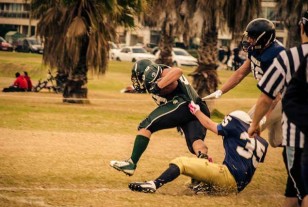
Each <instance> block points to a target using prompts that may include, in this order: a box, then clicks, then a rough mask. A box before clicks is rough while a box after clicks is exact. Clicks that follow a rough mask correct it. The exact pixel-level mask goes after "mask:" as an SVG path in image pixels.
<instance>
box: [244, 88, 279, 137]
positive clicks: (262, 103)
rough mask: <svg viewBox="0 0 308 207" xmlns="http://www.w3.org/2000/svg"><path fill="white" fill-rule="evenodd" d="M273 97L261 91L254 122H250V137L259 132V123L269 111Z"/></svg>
mask: <svg viewBox="0 0 308 207" xmlns="http://www.w3.org/2000/svg"><path fill="white" fill-rule="evenodd" d="M273 101H274V100H273V99H272V98H270V97H269V96H267V95H266V94H265V93H261V95H260V97H259V99H258V101H257V103H256V110H255V113H254V116H253V119H252V123H251V124H250V127H249V129H248V134H249V136H250V137H252V136H253V135H254V134H255V133H257V134H259V133H260V129H259V123H260V121H261V119H262V118H263V116H265V115H266V113H267V112H268V111H269V109H270V107H271V105H272V103H273Z"/></svg>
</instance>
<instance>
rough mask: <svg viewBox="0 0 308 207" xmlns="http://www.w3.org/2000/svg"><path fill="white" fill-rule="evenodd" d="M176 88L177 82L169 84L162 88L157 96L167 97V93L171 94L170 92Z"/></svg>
mask: <svg viewBox="0 0 308 207" xmlns="http://www.w3.org/2000/svg"><path fill="white" fill-rule="evenodd" d="M177 86H178V82H177V81H174V82H172V83H170V84H169V85H167V86H166V87H164V88H162V89H161V91H160V93H159V94H160V95H167V94H169V93H172V91H174V89H176V87H177Z"/></svg>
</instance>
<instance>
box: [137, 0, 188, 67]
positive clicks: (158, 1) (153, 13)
mask: <svg viewBox="0 0 308 207" xmlns="http://www.w3.org/2000/svg"><path fill="white" fill-rule="evenodd" d="M191 2H192V3H193V1H191ZM184 3H185V0H168V1H166V0H150V1H149V3H148V7H147V10H146V11H145V12H144V13H143V16H142V18H141V23H142V24H144V25H146V26H149V27H159V28H160V29H161V38H160V42H159V49H160V51H161V52H160V56H159V58H158V60H157V62H158V63H163V64H166V65H173V60H172V47H173V42H174V38H175V37H176V36H177V35H179V34H182V31H183V30H184V22H185V13H184V12H183V10H182V9H183V8H185V6H184Z"/></svg>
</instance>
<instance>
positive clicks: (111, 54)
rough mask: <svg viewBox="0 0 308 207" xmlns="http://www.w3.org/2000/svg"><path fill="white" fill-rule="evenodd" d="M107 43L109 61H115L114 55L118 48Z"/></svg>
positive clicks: (113, 44) (112, 43) (111, 43)
mask: <svg viewBox="0 0 308 207" xmlns="http://www.w3.org/2000/svg"><path fill="white" fill-rule="evenodd" d="M108 43H109V59H111V60H115V56H116V53H118V52H119V51H120V48H119V47H118V46H117V45H116V44H115V43H114V42H108Z"/></svg>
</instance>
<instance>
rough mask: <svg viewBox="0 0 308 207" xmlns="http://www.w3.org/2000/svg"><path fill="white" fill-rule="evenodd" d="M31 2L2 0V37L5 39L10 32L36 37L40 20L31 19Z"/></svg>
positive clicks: (0, 32)
mask: <svg viewBox="0 0 308 207" xmlns="http://www.w3.org/2000/svg"><path fill="white" fill-rule="evenodd" d="M26 2H27V3H26ZM29 2H30V1H29V0H28V1H25V0H0V36H2V37H4V36H5V34H6V33H7V32H9V31H16V32H18V33H20V34H22V35H24V36H28V37H30V36H33V35H35V31H36V25H37V23H38V20H37V19H32V18H30V3H29Z"/></svg>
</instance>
